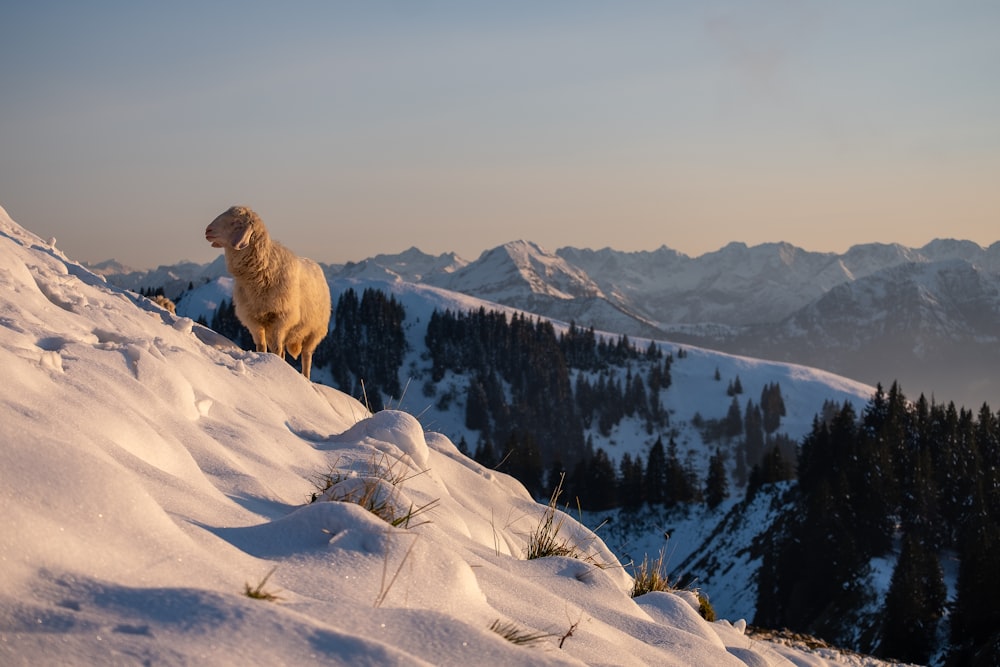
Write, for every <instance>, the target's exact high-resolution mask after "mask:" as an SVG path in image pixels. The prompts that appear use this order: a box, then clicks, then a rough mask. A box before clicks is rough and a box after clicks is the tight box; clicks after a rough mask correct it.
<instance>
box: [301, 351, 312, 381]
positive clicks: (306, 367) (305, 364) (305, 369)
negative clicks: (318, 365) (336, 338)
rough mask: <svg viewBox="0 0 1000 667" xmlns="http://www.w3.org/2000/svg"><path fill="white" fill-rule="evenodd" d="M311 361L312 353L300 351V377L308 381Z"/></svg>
mask: <svg viewBox="0 0 1000 667" xmlns="http://www.w3.org/2000/svg"><path fill="white" fill-rule="evenodd" d="M312 360H313V355H312V352H309V351H308V350H302V375H304V376H305V378H306V379H307V380H308V379H309V373H310V371H312Z"/></svg>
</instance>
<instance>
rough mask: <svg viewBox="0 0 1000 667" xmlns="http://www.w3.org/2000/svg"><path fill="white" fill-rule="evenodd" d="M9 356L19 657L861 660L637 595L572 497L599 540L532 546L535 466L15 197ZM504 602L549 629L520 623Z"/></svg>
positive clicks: (0, 309) (14, 620) (11, 605)
mask: <svg viewBox="0 0 1000 667" xmlns="http://www.w3.org/2000/svg"><path fill="white" fill-rule="evenodd" d="M0 367H2V368H3V382H2V384H0V439H2V447H0V470H2V471H3V472H2V474H3V484H2V485H0V496H2V510H0V517H2V523H0V561H2V569H0V572H2V573H3V575H2V576H3V586H2V587H0V664H5V665H16V664H46V663H48V664H51V663H53V662H58V663H59V664H67V665H73V664H154V663H155V664H327V665H468V664H480V665H497V664H503V665H581V664H601V665H651V664H656V665H744V664H748V665H787V664H798V665H829V664H859V663H850V662H848V661H847V659H846V658H845V657H844V656H842V655H839V654H833V655H829V656H821V655H819V654H814V653H810V652H808V651H807V650H806V649H802V648H794V647H785V646H781V645H778V644H773V643H770V642H762V641H757V640H754V639H752V638H750V637H748V636H746V635H745V634H744V633H743V628H744V624H743V623H741V622H740V619H733V623H730V622H729V621H718V622H716V623H708V622H706V621H704V620H702V619H701V617H700V616H698V615H697V613H696V612H695V611H694V609H693V608H692V606H691V604H690V600H689V599H687V597H685V596H684V595H683V594H667V593H654V594H647V595H646V596H643V597H640V598H638V599H632V598H630V597H629V594H628V591H629V587H630V577H629V575H628V573H627V572H626V571H625V569H624V568H622V567H620V566H617V565H616V563H617V562H618V561H617V558H616V556H615V554H613V553H612V552H611V551H610V550H609V549H608V548H607V546H606V545H605V543H604V542H603V541H602V540H601V539H600V538H599V537H597V536H596V535H594V534H593V533H592V532H591V531H590V530H588V529H587V528H585V527H584V526H582V525H581V524H579V523H578V522H576V521H575V520H574V519H573V518H572V517H568V516H567V517H565V533H564V534H565V535H566V536H567V537H570V538H572V539H574V540H575V541H577V544H580V545H584V546H583V547H582V548H583V549H584V551H585V553H586V554H588V555H589V559H574V558H543V559H536V560H525V559H524V554H525V548H526V544H527V536H528V534H529V533H530V532H531V531H532V530H533V529H534V528H535V527H537V525H538V524H539V521H540V519H541V517H542V516H543V513H544V511H545V507H544V506H541V505H539V504H538V503H536V502H535V501H534V500H533V499H532V498H530V497H529V495H528V494H527V492H526V491H525V490H524V488H523V487H522V486H521V485H520V484H519V483H518V482H516V481H515V480H513V479H512V478H510V477H507V476H506V475H503V474H499V473H497V472H495V471H492V470H488V469H484V468H482V467H481V466H479V465H478V464H476V463H475V462H473V461H472V460H470V459H468V458H466V457H464V456H463V455H462V454H460V453H459V452H458V450H457V448H456V447H455V446H454V444H453V443H452V442H451V440H449V439H448V438H447V437H445V436H443V435H440V434H437V433H432V432H428V431H425V429H424V427H422V426H421V424H420V423H419V422H418V421H417V419H416V418H414V417H413V416H411V415H409V414H406V413H403V412H400V411H394V410H386V411H383V412H380V413H378V414H375V415H372V414H370V413H369V412H368V411H367V410H366V409H365V408H364V407H363V406H362V405H361V404H360V403H358V402H357V401H355V400H353V399H352V398H350V397H348V396H346V395H344V394H342V393H340V392H337V391H335V390H332V389H329V388H327V387H323V386H320V385H314V384H311V383H309V382H308V381H306V380H304V379H303V378H302V377H301V375H299V374H298V373H296V372H295V371H294V370H293V369H292V368H291V366H289V365H288V364H286V363H284V362H283V361H281V360H279V359H278V358H277V357H275V356H273V355H261V354H257V353H252V352H245V351H243V350H240V349H238V348H237V347H236V346H234V345H232V344H231V343H229V342H228V341H227V340H226V339H224V338H222V337H221V336H218V335H217V334H214V333H213V332H211V331H209V330H208V329H205V328H204V327H202V326H200V325H197V324H195V323H194V322H193V321H192V319H190V318H188V317H183V316H175V315H171V314H169V313H167V312H166V311H164V310H162V309H160V308H159V307H157V306H156V305H154V304H153V303H152V302H151V301H149V300H147V299H144V298H142V297H139V296H136V295H134V294H130V293H127V292H124V291H121V290H120V289H118V288H116V287H112V286H110V285H108V284H107V283H106V282H105V281H104V279H103V278H101V277H99V276H96V275H94V274H92V273H91V272H89V271H88V270H86V269H85V268H83V267H82V266H81V265H79V264H77V263H76V262H73V261H72V260H69V259H67V258H66V257H65V256H64V255H63V254H62V253H61V252H60V251H59V250H58V249H56V248H55V247H53V246H52V245H50V244H48V243H46V242H44V241H42V240H41V239H39V238H38V237H36V236H34V235H33V234H31V233H30V232H28V231H26V230H24V229H23V228H22V227H20V226H19V225H17V224H16V223H14V222H13V221H12V220H11V219H10V218H9V217H8V216H7V214H6V212H5V211H3V210H2V209H0ZM324 475H328V476H330V477H331V478H336V479H337V480H364V479H366V478H368V479H371V478H372V477H374V478H376V479H377V480H381V482H382V483H389V484H390V486H391V487H392V489H389V490H388V496H387V501H388V502H390V503H393V504H394V505H396V509H398V510H400V511H402V512H405V511H406V510H407V508H411V509H412V508H426V511H425V512H423V513H421V514H420V515H419V516H417V517H416V518H415V519H414V521H412V522H411V523H410V524H409V526H408V527H407V526H405V525H400V526H397V527H393V526H391V525H389V524H388V523H386V522H385V521H383V520H382V519H381V518H379V517H377V516H376V515H375V514H374V513H372V512H369V511H367V510H365V509H364V508H362V507H361V506H360V505H358V504H355V503H351V502H327V501H323V500H320V501H318V502H315V503H310V502H309V500H310V497H311V495H312V494H313V493H316V492H317V490H318V487H317V480H321V479H323V476H324ZM389 480H391V481H389ZM353 483H357V482H353ZM598 565H601V566H600V567H599V566H598ZM269 575H270V576H269ZM265 578H266V580H265ZM244 587H249V588H256V587H259V588H261V589H262V591H264V592H266V593H273V594H274V595H276V596H278V598H279V599H277V600H275V601H267V600H260V599H252V598H251V597H249V596H247V595H244ZM688 597H689V596H688ZM497 620H499V621H500V622H502V623H512V624H514V625H516V627H518V628H521V629H523V630H524V631H527V632H534V633H547V634H550V635H552V636H547V637H545V638H544V639H541V640H539V641H537V642H535V643H532V644H530V645H527V646H523V645H516V644H514V643H512V642H510V641H507V640H505V639H504V638H502V637H501V636H500V635H498V634H497V633H496V632H493V631H491V630H490V625H491V624H492V623H493V622H494V621H497ZM570 631H572V634H571V635H570V634H569V633H570ZM560 640H562V644H563V645H562V647H561V648H560V647H559V642H560ZM868 664H876V663H875V662H874V661H872V662H870V663H868Z"/></svg>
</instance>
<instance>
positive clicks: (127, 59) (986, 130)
mask: <svg viewBox="0 0 1000 667" xmlns="http://www.w3.org/2000/svg"><path fill="white" fill-rule="evenodd" d="M3 26H4V30H3V33H4V34H3V39H2V40H0V63H2V65H0V95H2V99H3V103H2V109H3V111H2V113H0V206H3V207H4V208H5V209H6V210H7V211H8V213H10V215H11V217H12V218H13V219H14V220H17V221H18V222H19V223H21V224H23V225H26V226H27V227H29V228H30V229H32V230H33V231H35V232H36V233H39V234H42V235H45V236H48V237H55V238H56V239H57V241H58V245H59V247H61V248H62V249H63V250H65V251H66V252H67V253H69V254H70V256H72V257H74V258H77V259H80V260H84V261H89V262H97V261H101V260H105V259H109V258H114V259H117V260H119V261H121V262H123V263H125V264H128V265H131V266H133V267H135V268H150V267H153V266H156V265H158V264H170V263H175V262H177V261H180V260H183V259H188V260H193V261H199V262H203V261H209V260H211V259H213V258H214V257H216V256H217V255H218V253H219V251H218V250H217V249H212V248H211V247H210V246H209V244H208V243H206V242H205V240H204V236H203V230H204V227H205V226H206V225H207V224H208V223H209V222H210V221H211V220H212V219H213V218H214V217H215V216H216V215H218V214H219V213H221V212H222V211H223V210H225V209H226V208H228V207H229V206H230V205H233V204H242V205H246V206H250V207H251V208H254V209H255V210H257V212H258V213H260V214H261V216H262V217H263V219H264V221H265V223H266V224H267V225H268V227H269V229H270V230H271V233H272V236H273V237H274V238H276V239H278V240H280V241H282V242H284V243H285V244H286V245H288V246H289V247H291V248H292V249H293V250H295V251H296V252H299V253H301V254H305V255H308V256H311V257H313V258H315V259H317V260H319V261H323V262H331V263H336V262H344V261H357V260H360V259H364V258H366V257H369V256H372V255H375V254H378V253H394V252H401V251H403V250H405V249H407V248H409V247H411V246H417V247H419V248H420V249H421V250H423V251H424V252H428V253H432V254H439V253H443V252H449V251H454V252H456V253H458V254H459V255H460V256H462V257H464V258H466V259H470V260H471V259H475V258H476V257H478V255H479V254H480V252H482V251H483V250H486V249H489V248H492V247H495V246H497V245H500V244H503V243H506V242H508V241H512V240H517V239H526V240H530V241H534V242H536V243H538V244H539V245H541V246H543V247H544V248H546V249H548V250H555V249H557V248H560V247H563V246H574V247H580V248H594V249H598V248H603V247H612V248H616V249H619V250H627V251H634V250H653V249H655V248H657V247H659V246H661V245H667V246H669V247H671V248H673V249H676V250H679V251H681V252H684V253H687V254H689V255H692V256H697V255H700V254H703V253H705V252H710V251H713V250H716V249H718V248H720V247H722V246H724V245H725V244H727V243H729V242H731V241H743V242H746V243H748V244H751V245H754V244H758V243H764V242H774V241H787V242H789V243H793V244H795V245H798V246H800V247H803V248H805V249H808V250H816V251H834V252H842V251H844V250H846V249H847V248H848V247H850V246H851V245H854V244H857V243H867V242H876V241H877V242H899V243H902V244H904V245H908V246H913V247H919V246H922V245H924V244H925V243H927V242H928V241H930V240H932V239H934V238H942V237H946V238H960V239H968V240H972V241H975V242H977V243H979V244H980V245H983V246H988V245H990V244H992V243H993V242H995V241H997V240H998V239H1000V234H998V231H997V230H998V222H1000V183H998V181H1000V40H997V39H996V35H997V34H998V33H1000V4H998V3H996V2H993V1H992V0H956V1H953V2H940V1H928V0H883V1H880V2H876V3H872V2H867V1H864V2H862V1H854V0H850V1H845V2H836V3H833V2H811V1H792V0H749V1H746V2H743V1H741V2H719V1H707V2H672V1H658V2H643V1H626V2H616V3H608V2H599V1H597V0H575V1H572V2H570V1H552V2H541V3H539V2H520V1H516V0H515V1H513V2H503V3H486V2H458V1H435V0H429V1H426V2H413V1H411V0H405V1H404V0H400V1H386V2H290V3H280V4H279V3H266V2H253V3H248V2H240V3H236V2H212V3H203V2H185V1H181V2H173V3H153V2H126V1H122V2H109V1H103V0H96V1H95V2H88V3H74V2H50V1H48V0H40V1H38V2H31V3H8V6H6V7H5V8H4V11H3Z"/></svg>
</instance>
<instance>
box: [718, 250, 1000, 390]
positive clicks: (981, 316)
mask: <svg viewBox="0 0 1000 667" xmlns="http://www.w3.org/2000/svg"><path fill="white" fill-rule="evenodd" d="M716 342H717V343H718V344H719V347H721V348H723V349H730V350H740V351H741V352H744V353H746V354H751V355H755V356H762V357H765V358H770V359H780V360H785V361H797V362H802V360H805V359H808V360H809V361H810V362H811V363H814V364H815V365H817V366H819V367H821V368H827V369H830V370H832V371H834V372H837V373H841V374H844V375H847V376H850V377H869V378H871V377H881V378H899V379H900V381H901V382H902V384H903V386H904V387H905V388H906V390H907V392H908V393H909V394H912V395H914V396H916V395H917V394H919V393H924V394H926V395H927V396H928V397H930V396H932V395H936V396H937V397H938V398H939V399H945V400H947V399H954V398H956V397H957V398H958V399H959V401H958V402H959V403H962V404H965V405H968V406H978V405H981V404H982V402H983V401H987V402H989V403H990V404H991V405H997V404H1000V403H998V402H997V398H998V397H1000V383H998V377H1000V375H998V372H1000V274H997V273H987V272H985V271H983V270H981V269H979V268H978V267H977V266H976V265H974V264H971V263H969V262H968V261H967V260H964V259H950V260H940V261H933V262H911V263H905V264H898V265H895V266H891V267H889V268H886V269H883V270H881V271H878V272H875V273H873V274H870V275H868V276H866V277H864V278H860V279H857V280H855V281H853V282H847V283H843V284H841V285H837V286H836V287H834V288H832V289H830V290H829V291H828V292H826V293H825V294H824V295H823V296H822V297H820V298H819V299H817V300H816V301H814V302H813V303H810V304H809V305H807V306H805V307H803V308H801V309H800V310H798V311H797V312H795V313H794V314H792V315H790V316H789V317H787V318H785V319H783V320H782V321H780V322H777V323H774V324H766V325H757V326H754V327H749V328H747V329H746V330H744V331H743V332H741V334H740V335H738V336H735V337H733V338H732V339H730V340H717V341H716ZM962 399H964V400H962Z"/></svg>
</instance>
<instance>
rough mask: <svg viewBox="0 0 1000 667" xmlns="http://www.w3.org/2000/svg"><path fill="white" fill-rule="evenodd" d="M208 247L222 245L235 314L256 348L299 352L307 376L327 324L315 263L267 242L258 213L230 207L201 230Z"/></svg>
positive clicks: (323, 287)
mask: <svg viewBox="0 0 1000 667" xmlns="http://www.w3.org/2000/svg"><path fill="white" fill-rule="evenodd" d="M205 239H206V240H208V241H209V242H210V243H211V244H212V247H213V248H224V249H225V253H226V268H228V269H229V272H230V273H231V274H232V275H233V304H234V305H235V306H236V317H238V318H239V320H240V322H242V323H243V325H244V326H245V327H246V328H247V329H249V330H250V335H251V336H253V342H254V344H255V345H256V346H257V351H258V352H268V351H271V352H274V353H275V354H277V355H278V356H279V357H281V358H282V359H284V358H285V351H287V352H288V353H289V354H290V355H292V357H293V358H297V357H298V356H299V354H300V353H301V355H302V374H303V375H304V376H306V379H308V378H309V372H310V370H311V368H312V355H313V351H314V350H315V349H316V346H317V345H319V342H320V341H321V340H322V339H323V337H324V336H326V333H327V330H328V327H329V324H330V287H329V286H328V285H327V283H326V277H325V276H324V275H323V270H322V269H321V268H320V267H319V264H317V263H316V262H314V261H312V260H311V259H306V258H304V257H297V256H296V255H295V253H293V252H292V251H291V250H289V249H288V248H286V247H285V246H283V245H281V244H280V243H278V242H277V241H272V240H271V236H270V234H268V232H267V228H266V227H264V223H263V221H261V219H260V216H258V215H257V214H256V213H254V212H253V211H252V210H250V209H249V208H246V207H245V206H233V207H231V208H230V209H229V210H227V211H226V212H224V213H223V214H222V215H220V216H219V217H217V218H216V219H215V220H213V221H212V222H211V223H210V224H209V225H208V227H207V228H206V229H205Z"/></svg>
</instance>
